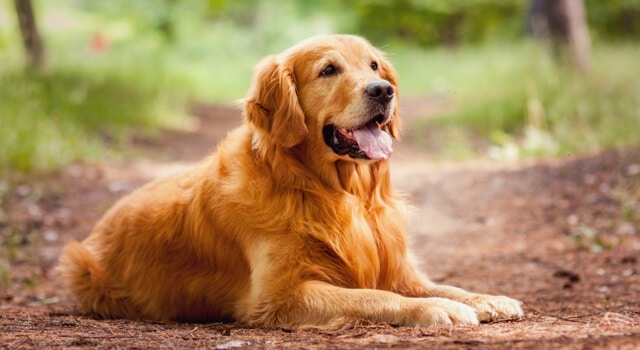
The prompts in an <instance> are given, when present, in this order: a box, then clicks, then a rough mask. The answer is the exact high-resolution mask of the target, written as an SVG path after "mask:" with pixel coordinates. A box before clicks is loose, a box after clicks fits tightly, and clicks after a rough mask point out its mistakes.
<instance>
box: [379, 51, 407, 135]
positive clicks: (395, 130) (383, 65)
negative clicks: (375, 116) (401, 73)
mask: <svg viewBox="0 0 640 350" xmlns="http://www.w3.org/2000/svg"><path fill="white" fill-rule="evenodd" d="M380 57H382V59H381V60H380V64H379V70H380V77H381V78H382V79H384V80H386V81H388V82H389V83H391V85H393V89H394V91H395V95H396V103H395V106H394V108H393V114H392V115H391V122H389V125H388V127H389V133H390V134H391V136H393V138H395V139H399V138H400V135H401V134H402V122H401V121H400V111H399V107H398V97H399V95H398V78H397V73H396V70H395V69H394V68H393V66H392V65H391V63H389V61H388V60H387V59H386V57H384V54H383V53H382V52H380Z"/></svg>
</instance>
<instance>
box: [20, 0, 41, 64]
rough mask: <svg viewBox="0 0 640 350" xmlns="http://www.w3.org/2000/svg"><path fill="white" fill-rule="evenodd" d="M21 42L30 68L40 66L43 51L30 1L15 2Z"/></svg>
mask: <svg viewBox="0 0 640 350" xmlns="http://www.w3.org/2000/svg"><path fill="white" fill-rule="evenodd" d="M15 5H16V13H17V16H18V23H19V24H20V33H22V42H23V44H24V48H25V51H26V53H27V61H28V63H29V65H30V66H32V67H40V66H42V61H43V59H44V49H43V47H42V41H41V40H40V33H39V32H38V26H37V25H36V20H35V16H34V15H33V6H32V5H31V0H15Z"/></svg>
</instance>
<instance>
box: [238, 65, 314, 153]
mask: <svg viewBox="0 0 640 350" xmlns="http://www.w3.org/2000/svg"><path fill="white" fill-rule="evenodd" d="M245 113H246V118H247V120H248V121H249V122H251V123H253V124H254V125H255V126H257V127H258V128H260V129H263V130H265V131H267V132H268V133H269V135H271V137H272V140H273V142H274V143H276V144H278V145H280V146H282V147H287V148H289V147H293V146H295V145H298V144H300V143H301V142H302V141H303V139H304V138H305V137H306V135H307V134H308V132H309V131H308V129H307V125H306V124H305V120H304V112H303V111H302V107H300V103H299V102H298V94H297V91H296V84H295V77H294V75H293V69H292V67H291V66H288V65H286V64H283V63H282V62H280V61H279V60H278V57H277V56H268V57H266V58H265V59H263V60H262V61H261V62H260V63H258V65H257V66H256V68H255V73H254V76H253V81H252V83H251V87H250V89H249V95H248V96H247V99H246V100H245Z"/></svg>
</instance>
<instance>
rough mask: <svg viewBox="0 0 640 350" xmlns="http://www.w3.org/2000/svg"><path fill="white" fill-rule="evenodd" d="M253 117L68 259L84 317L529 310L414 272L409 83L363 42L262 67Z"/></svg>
mask: <svg viewBox="0 0 640 350" xmlns="http://www.w3.org/2000/svg"><path fill="white" fill-rule="evenodd" d="M243 106H244V107H243V114H244V117H245V121H244V123H243V124H242V125H241V126H240V127H239V128H238V129H236V130H234V131H231V132H230V133H229V134H228V135H227V136H226V138H225V139H224V140H223V141H221V143H220V144H219V145H218V147H217V150H216V152H214V153H213V154H211V155H210V156H209V157H207V158H206V159H205V160H203V161H202V162H201V163H199V164H198V165H197V166H195V167H194V168H193V169H190V170H188V171H184V172H182V173H179V174H176V175H173V176H170V177H166V178H161V179H158V180H156V181H153V182H151V183H149V184H147V185H145V186H143V187H141V188H140V189H138V190H136V191H134V192H133V193H131V194H129V195H128V196H126V197H124V198H123V199H121V200H120V201H119V202H117V203H116V204H115V205H114V206H113V207H112V208H111V209H110V210H109V211H108V212H107V213H106V214H105V215H104V217H103V218H102V219H101V220H100V221H99V222H98V223H97V224H96V226H95V228H94V229H93V230H92V232H91V234H90V235H89V236H88V238H86V239H85V240H84V241H83V242H82V243H79V242H77V241H71V242H69V243H68V244H67V245H66V247H65V248H64V250H63V252H62V254H61V257H60V259H59V267H58V274H59V278H60V280H61V283H62V284H63V285H64V286H65V287H66V288H67V289H68V290H69V291H70V292H71V293H72V294H73V295H74V297H75V299H76V301H77V305H78V308H79V311H80V312H82V313H86V314H92V315H95V316H97V317H102V318H127V319H138V320H151V321H178V322H227V321H230V322H240V323H242V324H246V325H249V326H258V327H266V328H293V327H339V326H344V325H346V324H348V323H351V322H362V321H364V322H370V323H387V324H392V325H399V326H446V325H476V324H478V322H479V321H491V320H497V319H506V318H517V317H520V316H522V315H523V311H522V308H521V303H520V302H519V301H516V300H514V299H511V298H508V297H505V296H491V295H484V294H474V293H470V292H467V291H464V290H462V289H459V288H456V287H451V286H445V285H438V284H435V283H433V282H431V281H430V280H429V279H427V278H426V277H424V276H423V275H422V274H421V273H420V272H419V271H418V270H417V269H416V267H415V265H414V264H413V263H412V258H411V256H410V254H409V252H408V247H407V239H406V236H405V214H406V212H407V205H406V204H404V203H403V201H402V200H401V198H400V197H399V196H398V195H397V194H396V193H395V192H394V190H393V189H392V187H391V180H390V172H389V157H390V156H391V154H392V152H393V149H392V146H393V139H397V138H398V137H399V135H400V131H401V125H400V117H399V113H398V85H397V78H396V73H395V71H394V68H393V67H392V66H391V64H390V63H389V61H388V60H387V59H386V58H385V55H384V54H383V52H382V51H380V50H378V49H376V48H375V47H373V46H372V45H371V44H369V43H368V42H367V41H366V40H365V39H363V38H361V37H358V36H352V35H329V36H318V37H313V38H309V39H307V40H305V41H302V42H301V43H299V44H297V45H295V46H293V47H291V48H290V49H288V50H286V51H284V52H283V53H281V54H278V55H272V56H268V57H266V58H265V59H263V60H262V61H261V62H260V63H259V64H258V65H257V66H256V68H255V72H254V77H253V81H252V84H251V86H250V88H249V91H248V95H247V97H246V98H245V99H244V100H243Z"/></svg>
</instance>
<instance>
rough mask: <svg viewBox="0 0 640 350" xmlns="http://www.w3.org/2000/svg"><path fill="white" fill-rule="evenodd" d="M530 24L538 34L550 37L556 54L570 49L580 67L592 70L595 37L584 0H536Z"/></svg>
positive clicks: (576, 64) (538, 35)
mask: <svg viewBox="0 0 640 350" xmlns="http://www.w3.org/2000/svg"><path fill="white" fill-rule="evenodd" d="M529 24H530V28H531V31H532V33H533V35H534V36H536V37H540V38H547V37H548V38H549V39H550V40H551V43H552V45H553V48H554V50H555V51H556V53H558V54H560V55H564V53H565V52H567V51H568V53H569V55H570V57H571V60H572V62H573V64H574V65H575V66H576V67H577V68H578V69H579V70H581V71H587V70H588V68H589V61H590V55H591V39H590V36H589V29H588V26H587V19H586V12H585V7H584V1H583V0H532V1H531V9H530V16H529Z"/></svg>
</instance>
